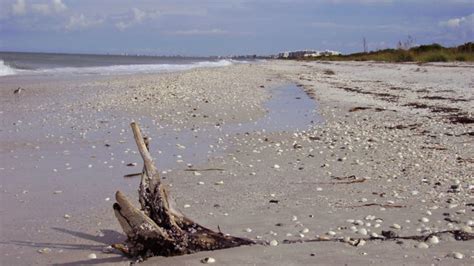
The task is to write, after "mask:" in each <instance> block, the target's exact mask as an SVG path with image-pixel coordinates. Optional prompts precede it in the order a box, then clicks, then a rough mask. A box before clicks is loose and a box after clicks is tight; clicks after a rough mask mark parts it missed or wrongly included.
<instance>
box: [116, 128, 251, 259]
mask: <svg viewBox="0 0 474 266" xmlns="http://www.w3.org/2000/svg"><path fill="white" fill-rule="evenodd" d="M131 127H132V130H133V134H134V137H135V142H136V144H137V146H138V150H139V152H140V155H141V157H142V159H143V162H144V167H143V172H142V173H141V182H140V186H139V189H138V193H139V201H140V205H141V209H137V208H136V207H134V206H133V205H132V204H131V203H130V201H129V200H128V198H127V197H126V196H125V195H124V194H123V193H122V192H120V191H117V193H116V195H115V197H116V201H117V202H116V203H115V204H114V206H113V207H114V212H115V216H116V217H117V219H118V221H119V223H120V226H121V227H122V229H123V231H124V232H125V234H126V235H127V241H126V242H125V243H124V244H119V245H115V246H114V247H116V248H117V249H119V250H120V251H122V252H123V253H125V254H126V255H127V256H130V257H140V258H142V259H145V258H148V257H152V256H176V255H183V254H189V253H195V252H198V251H206V250H216V249H225V248H232V247H237V246H241V245H252V244H256V242H255V241H253V240H250V239H246V238H239V237H233V236H227V235H224V234H223V233H221V232H220V230H219V232H215V231H213V230H210V229H208V228H205V227H203V226H201V225H199V224H197V223H195V222H193V221H192V220H191V219H189V218H187V217H186V216H184V215H183V214H181V213H180V212H179V211H177V210H175V209H174V208H173V207H172V205H171V204H170V198H169V194H168V190H167V188H166V186H165V185H164V184H163V183H162V182H161V179H160V176H159V173H158V170H157V168H156V166H155V165H154V163H153V159H152V157H151V155H150V152H149V150H148V145H147V144H148V143H146V142H147V140H146V139H144V138H143V136H142V134H141V131H140V128H139V127H138V125H137V124H136V123H132V124H131Z"/></svg>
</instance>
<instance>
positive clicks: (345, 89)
mask: <svg viewBox="0 0 474 266" xmlns="http://www.w3.org/2000/svg"><path fill="white" fill-rule="evenodd" d="M473 69H474V68H473V66H472V65H469V64H444V65H421V66H419V65H416V64H376V63H370V62H364V63H354V62H338V63H307V62H304V63H301V62H290V61H270V62H264V63H258V64H245V65H234V66H230V67H223V68H219V69H196V70H191V71H187V72H183V73H174V74H160V75H140V76H139V75H136V76H123V77H113V78H110V77H101V78H97V77H95V78H93V80H91V78H88V77H81V78H76V79H73V80H70V79H52V78H47V77H44V78H38V77H37V78H18V77H3V78H1V80H0V81H1V82H0V106H1V110H0V111H1V113H0V116H1V118H2V119H1V123H2V124H1V129H0V130H1V131H0V133H1V135H0V156H1V160H0V185H1V194H0V195H1V204H0V212H1V216H2V218H1V234H0V239H1V240H0V241H1V242H0V252H1V255H2V258H1V264H5V265H31V264H35V263H36V264H96V263H101V264H123V265H127V264H129V262H130V261H129V260H127V259H125V258H123V257H121V256H120V255H118V254H106V253H104V252H103V248H104V247H106V246H108V245H110V244H112V243H115V242H120V241H122V240H123V235H122V234H121V232H120V229H119V226H118V223H117V222H116V221H115V218H114V216H113V211H112V208H111V205H112V202H113V193H114V191H115V190H118V189H120V190H122V191H124V192H126V193H127V194H128V195H130V196H135V197H136V188H137V186H138V179H133V178H129V179H124V178H123V177H122V176H123V175H124V174H129V173H135V172H139V171H140V169H141V165H140V163H141V162H140V158H139V156H138V155H137V153H136V148H135V146H134V143H133V139H132V134H131V132H130V130H129V127H128V124H129V122H130V121H132V120H134V121H138V122H139V123H140V124H141V125H142V127H143V128H144V131H145V132H146V134H147V135H149V136H150V137H152V147H151V149H152V150H151V151H152V154H153V155H154V156H155V157H156V158H157V164H158V167H159V168H160V169H162V170H163V171H164V172H163V177H164V178H165V182H168V183H169V184H171V185H172V191H171V193H172V195H173V196H174V198H175V201H176V203H177V206H178V207H181V210H182V211H183V212H184V213H186V214H187V215H188V216H189V217H191V218H193V219H194V220H196V221H197V222H199V223H200V224H202V225H206V226H208V227H210V228H214V229H215V228H217V226H219V227H220V228H221V229H222V231H223V232H225V233H230V234H233V235H237V236H246V237H249V238H262V239H265V240H269V241H270V240H277V241H278V242H279V243H280V244H279V245H278V246H276V247H270V246H252V247H240V248H236V249H229V250H219V251H214V252H205V253H197V254H193V255H188V256H180V257H173V258H161V257H157V258H152V259H150V260H148V261H146V262H145V264H149V265H180V264H181V265H198V264H201V262H200V260H201V259H202V258H204V257H207V256H210V257H213V258H215V259H216V261H217V263H216V264H233V265H248V264H252V265H253V264H258V265H265V264H266V265H301V264H350V265H362V264H369V263H372V264H381V263H384V264H391V265H400V264H408V265H410V264H442V265H447V264H453V265H454V264H456V265H462V264H464V265H472V264H473V262H474V259H473V258H474V257H473V256H474V249H473V247H472V246H473V245H472V241H456V240H455V239H454V238H453V237H452V235H449V234H443V235H441V236H440V237H439V240H440V241H439V243H438V244H432V243H429V244H428V248H420V243H419V242H417V241H413V240H402V241H399V242H397V241H369V242H367V243H366V244H365V245H359V246H358V247H354V246H352V245H350V244H347V243H333V242H315V243H298V244H283V240H285V239H288V240H304V239H311V238H315V237H316V236H317V235H319V236H327V237H329V238H344V237H354V238H355V237H370V235H372V234H374V233H375V234H377V235H380V234H381V231H382V230H392V231H394V232H396V233H397V234H399V235H401V236H405V235H423V234H428V233H430V232H436V231H442V230H452V229H461V230H464V231H471V230H472V227H473V220H474V218H473V211H472V209H473V206H472V204H473V199H472V196H473V185H474V183H473V173H474V171H473V170H474V148H473V141H472V138H473V134H474V133H473V132H474V127H473V124H472V119H474V118H473V114H474V110H473V109H474V108H473V104H472V102H473V101H474V90H473V87H474V78H473V77H472V76H473V75H472V73H473ZM328 70H332V72H331V71H328ZM291 83H293V84H298V85H299V86H300V88H301V89H302V90H304V91H305V92H306V93H307V95H309V96H310V97H312V98H314V100H315V101H316V103H317V105H316V107H315V106H312V107H311V106H310V105H305V104H298V103H294V102H290V103H288V104H289V105H295V106H299V105H301V106H306V107H305V108H312V109H314V108H317V109H316V111H317V112H318V113H319V115H320V116H321V117H323V119H324V121H323V122H318V117H317V116H315V117H314V118H313V117H310V119H307V116H311V114H310V113H308V112H303V111H304V108H303V109H302V110H303V111H302V112H303V114H302V115H301V117H294V121H300V122H301V121H303V122H305V123H307V126H308V127H307V128H301V126H298V127H299V130H297V129H296V127H295V126H290V128H284V129H278V127H274V128H272V129H271V130H270V129H268V130H263V128H261V127H258V126H256V127H255V126H250V125H252V124H255V123H254V122H257V124H258V122H259V121H261V120H262V119H263V120H265V115H266V114H265V109H266V108H267V109H272V108H273V109H275V110H277V109H278V108H277V107H276V106H275V104H274V105H271V106H269V105H265V102H266V101H268V99H269V98H270V97H276V96H275V92H276V91H278V90H275V88H278V87H281V86H286V84H291ZM18 86H21V87H23V88H25V90H24V92H23V93H22V94H21V95H14V94H13V90H14V89H15V88H16V87H18ZM285 95H286V94H285ZM286 97H293V98H298V101H301V103H303V102H304V101H305V99H302V97H301V95H300V94H298V92H297V91H295V94H294V95H292V94H289V95H286ZM298 101H297V102H298ZM277 103H280V102H277ZM280 104H281V105H282V108H283V109H284V108H288V106H285V103H284V102H283V101H282V102H281V103H280ZM271 113H272V112H271V111H270V114H271ZM303 116H304V117H306V118H302V117H303ZM275 117H278V114H277V115H275ZM281 118H282V123H283V124H292V123H291V122H293V121H288V120H284V119H283V116H281ZM274 120H275V119H274ZM311 121H312V122H313V123H311ZM298 125H300V124H298ZM264 128H265V127H264ZM176 144H179V145H176ZM135 162H137V163H138V165H136V166H133V167H129V166H127V164H128V163H135ZM187 164H193V167H194V168H198V169H205V168H222V169H224V170H223V171H201V172H199V173H198V174H196V173H195V172H188V171H183V170H184V169H186V168H188V165H187ZM354 180H356V181H360V182H355V183H354V182H351V181H354ZM219 181H223V184H222V185H215V184H216V182H219ZM200 182H201V183H200ZM202 183H204V184H202ZM109 199H110V200H109ZM270 201H272V202H270ZM185 205H186V206H187V207H188V206H190V207H188V208H185V207H184V206H185ZM394 224H397V225H399V226H400V229H394V228H392V226H393V225H394ZM395 227H397V226H395ZM249 229H250V230H249ZM366 234H367V235H366ZM421 246H422V245H421ZM38 251H42V252H43V253H40V252H38ZM453 252H459V253H462V254H463V255H464V258H463V259H455V258H453V256H452V253H453ZM91 253H94V254H96V255H97V259H90V258H88V255H90V254H91Z"/></svg>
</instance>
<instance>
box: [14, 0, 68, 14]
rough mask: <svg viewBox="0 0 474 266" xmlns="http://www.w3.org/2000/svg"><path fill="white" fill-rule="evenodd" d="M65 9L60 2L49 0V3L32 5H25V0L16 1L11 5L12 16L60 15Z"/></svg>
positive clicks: (58, 0) (59, 0) (60, 0)
mask: <svg viewBox="0 0 474 266" xmlns="http://www.w3.org/2000/svg"><path fill="white" fill-rule="evenodd" d="M66 9H67V6H66V5H65V4H64V3H63V2H62V0H51V1H50V2H49V3H32V4H29V5H27V3H26V0H16V2H15V3H13V5H12V13H13V15H19V16H21V15H25V14H26V13H28V12H31V13H36V14H41V15H49V14H51V13H53V11H54V12H55V13H61V12H63V11H64V10H66Z"/></svg>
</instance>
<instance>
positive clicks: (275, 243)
mask: <svg viewBox="0 0 474 266" xmlns="http://www.w3.org/2000/svg"><path fill="white" fill-rule="evenodd" d="M270 246H272V247H276V246H278V241H276V240H275V239H273V240H272V241H270Z"/></svg>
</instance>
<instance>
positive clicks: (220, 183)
mask: <svg viewBox="0 0 474 266" xmlns="http://www.w3.org/2000/svg"><path fill="white" fill-rule="evenodd" d="M215 184H216V185H224V181H222V180H221V181H217V182H216V183H215Z"/></svg>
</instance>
